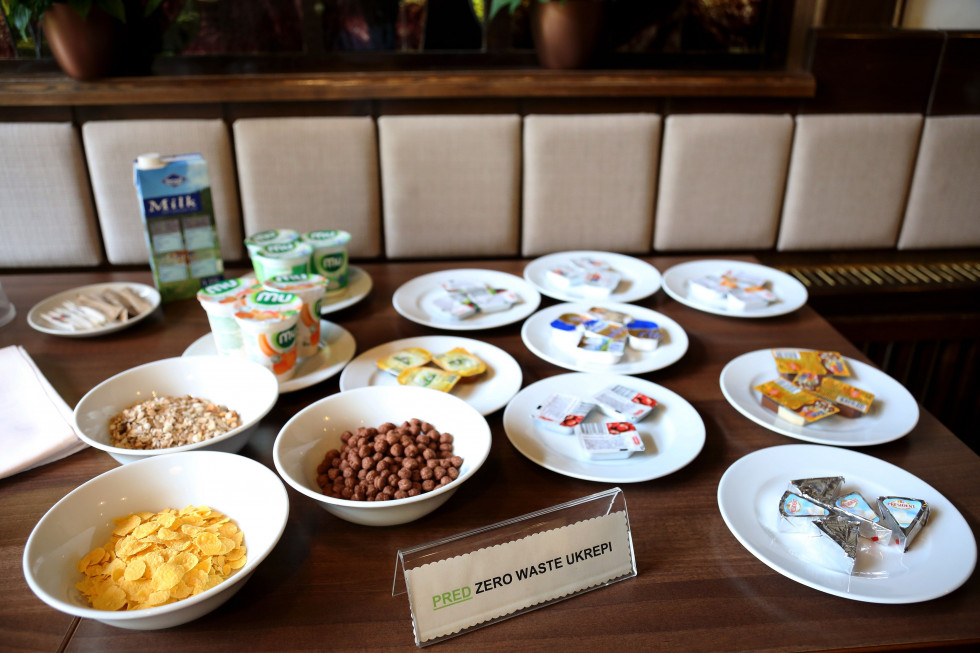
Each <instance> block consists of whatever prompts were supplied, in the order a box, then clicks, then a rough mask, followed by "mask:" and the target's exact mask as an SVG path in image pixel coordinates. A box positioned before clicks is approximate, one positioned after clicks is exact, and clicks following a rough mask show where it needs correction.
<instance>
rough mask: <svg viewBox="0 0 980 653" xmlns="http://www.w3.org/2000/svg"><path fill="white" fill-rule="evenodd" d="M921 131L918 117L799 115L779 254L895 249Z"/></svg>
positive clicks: (891, 115)
mask: <svg viewBox="0 0 980 653" xmlns="http://www.w3.org/2000/svg"><path fill="white" fill-rule="evenodd" d="M921 129H922V116H921V115H918V114H860V115H857V114H855V115H810V116H798V117H797V119H796V137H795V139H794V144H793V154H792V156H791V158H790V167H789V179H788V180H787V183H786V199H785V201H784V204H783V213H782V220H781V223H780V232H779V239H778V242H777V248H778V249H780V250H814V249H831V250H833V249H855V248H886V247H894V246H895V245H896V243H897V241H898V230H899V227H900V225H901V222H902V216H903V213H904V210H905V198H906V196H907V194H908V187H909V182H910V180H911V177H912V169H913V167H914V165H915V155H916V149H917V148H918V145H919V134H920V131H921Z"/></svg>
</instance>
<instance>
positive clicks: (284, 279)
mask: <svg viewBox="0 0 980 653" xmlns="http://www.w3.org/2000/svg"><path fill="white" fill-rule="evenodd" d="M262 285H263V286H264V287H265V288H267V289H268V290H278V291H279V292H284V293H292V294H294V295H296V296H297V297H299V298H300V300H301V301H302V302H303V308H302V309H300V312H299V321H298V322H297V323H296V355H297V357H299V358H310V357H311V356H316V355H317V353H318V352H319V351H320V349H321V348H322V349H327V350H329V345H326V344H324V345H321V344H320V303H321V302H322V301H323V296H324V294H325V293H326V292H327V280H326V279H324V278H323V277H322V276H320V275H319V274H306V273H303V274H281V275H279V276H277V277H273V278H272V279H270V280H268V281H266V282H264V283H263V284H262Z"/></svg>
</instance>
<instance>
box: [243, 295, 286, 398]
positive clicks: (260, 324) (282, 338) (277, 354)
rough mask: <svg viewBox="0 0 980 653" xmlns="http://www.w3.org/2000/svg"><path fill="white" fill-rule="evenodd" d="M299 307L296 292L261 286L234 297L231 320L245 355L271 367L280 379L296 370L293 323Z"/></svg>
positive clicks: (284, 378) (282, 379) (283, 379)
mask: <svg viewBox="0 0 980 653" xmlns="http://www.w3.org/2000/svg"><path fill="white" fill-rule="evenodd" d="M302 308H303V301H302V300H301V299H300V298H299V297H297V296H296V295H294V294H292V293H284V292H278V291H275V290H266V289H265V288H259V289H257V290H253V291H251V292H249V293H246V294H245V295H244V296H243V297H242V298H241V299H239V300H238V305H237V310H236V311H235V321H236V322H238V326H239V328H241V330H242V340H243V341H244V344H245V355H246V357H248V358H249V359H251V360H253V361H255V362H257V363H260V364H262V365H264V366H266V367H268V368H269V369H271V370H272V371H273V373H274V374H275V375H276V378H277V379H279V380H280V381H285V380H287V379H291V378H292V377H293V375H294V374H295V373H296V358H297V354H296V324H297V322H299V312H300V310H301V309H302Z"/></svg>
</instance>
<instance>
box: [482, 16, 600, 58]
mask: <svg viewBox="0 0 980 653" xmlns="http://www.w3.org/2000/svg"><path fill="white" fill-rule="evenodd" d="M522 2H524V0H490V13H489V16H490V18H491V19H492V18H493V17H494V16H496V15H497V13H498V12H499V11H500V10H502V9H504V8H506V9H508V10H509V11H510V13H514V11H515V10H516V9H517V8H518V7H519V6H520V5H521V3H522ZM530 2H531V5H532V10H531V33H532V36H533V38H534V47H535V50H536V51H537V53H538V60H539V61H540V62H541V65H542V66H544V67H545V68H556V69H570V68H582V67H584V66H585V65H586V64H588V62H589V60H590V59H591V58H592V54H593V53H594V52H595V50H596V46H597V45H598V43H599V34H600V31H601V29H602V2H603V0H530Z"/></svg>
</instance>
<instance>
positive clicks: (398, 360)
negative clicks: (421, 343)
mask: <svg viewBox="0 0 980 653" xmlns="http://www.w3.org/2000/svg"><path fill="white" fill-rule="evenodd" d="M431 360H432V354H431V353H429V351H428V350H426V349H422V348H421V347H408V348H406V349H399V350H398V351H396V352H393V353H391V354H388V355H387V356H385V357H383V358H379V359H378V361H377V365H378V368H380V369H382V370H384V371H385V372H388V374H391V375H393V376H398V375H399V374H401V373H402V372H404V371H405V370H408V369H412V368H415V367H421V366H423V365H425V364H426V363H428V362H429V361H431Z"/></svg>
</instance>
